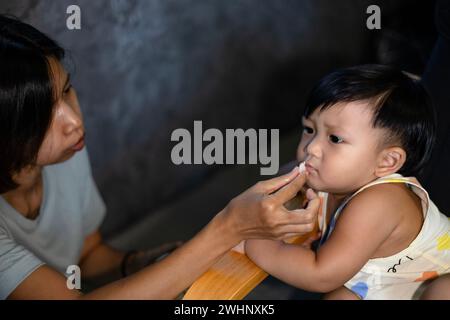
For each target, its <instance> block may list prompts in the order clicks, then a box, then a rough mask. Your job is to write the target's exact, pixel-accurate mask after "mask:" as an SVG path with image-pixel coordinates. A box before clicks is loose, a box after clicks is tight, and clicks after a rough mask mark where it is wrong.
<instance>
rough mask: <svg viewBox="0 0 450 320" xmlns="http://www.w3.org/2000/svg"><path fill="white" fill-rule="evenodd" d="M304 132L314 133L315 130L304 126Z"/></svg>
mask: <svg viewBox="0 0 450 320" xmlns="http://www.w3.org/2000/svg"><path fill="white" fill-rule="evenodd" d="M303 132H304V133H306V134H312V133H314V130H313V129H312V128H310V127H304V128H303Z"/></svg>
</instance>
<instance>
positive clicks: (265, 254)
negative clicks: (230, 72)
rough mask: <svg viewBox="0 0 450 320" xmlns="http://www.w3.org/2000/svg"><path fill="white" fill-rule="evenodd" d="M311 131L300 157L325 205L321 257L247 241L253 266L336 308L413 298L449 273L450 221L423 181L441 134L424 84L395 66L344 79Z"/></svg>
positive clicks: (347, 72)
mask: <svg viewBox="0 0 450 320" xmlns="http://www.w3.org/2000/svg"><path fill="white" fill-rule="evenodd" d="M302 122H303V128H304V131H303V134H302V138H301V141H300V144H299V147H298V152H297V158H298V159H299V160H300V162H302V163H304V168H305V170H306V172H307V184H308V186H309V187H310V188H312V189H313V190H314V191H315V192H316V194H317V195H316V196H318V197H320V198H321V200H322V209H321V212H319V228H320V230H321V238H320V242H319V245H318V248H317V250H315V251H314V250H312V249H311V248H309V247H305V246H299V245H292V244H287V243H284V242H277V241H272V240H262V239H261V240H260V239H256V240H248V241H247V242H246V243H245V252H246V254H247V255H248V256H249V257H250V259H252V260H253V261H254V262H255V263H256V264H257V265H258V266H260V267H261V268H262V269H264V270H265V271H267V272H268V273H270V274H271V275H273V276H275V277H277V278H279V279H281V280H282V281H285V282H287V283H289V284H291V285H293V286H296V287H299V288H302V289H304V290H308V291H316V292H323V293H327V294H326V295H325V298H328V299H356V298H359V299H413V298H416V297H417V296H418V295H419V294H420V292H421V290H422V289H423V287H424V284H426V280H428V279H432V278H435V277H438V276H439V275H442V274H446V273H450V221H449V219H448V218H447V217H446V216H445V215H443V214H442V213H441V212H439V210H438V208H437V207H436V206H435V205H434V204H433V202H432V201H431V200H430V198H429V196H428V193H427V192H426V190H424V188H423V187H422V186H421V185H420V183H419V182H418V180H417V179H416V178H415V177H416V176H418V174H420V172H421V169H422V168H423V167H424V165H425V164H426V162H427V160H428V159H429V158H430V155H431V150H432V146H433V143H434V140H435V130H436V128H435V126H436V125H435V116H434V111H433V109H432V106H431V103H430V101H429V98H428V95H427V93H426V92H425V90H424V89H423V87H422V86H421V84H420V83H419V82H418V81H417V80H414V79H412V78H411V77H409V76H408V75H406V74H405V73H403V72H402V71H399V70H397V69H395V68H392V67H388V66H381V65H363V66H357V67H351V68H347V69H342V70H338V71H336V72H333V73H331V74H329V75H327V76H326V77H325V78H323V79H322V80H321V81H320V82H319V83H318V85H317V86H316V87H315V88H314V89H313V90H312V92H311V94H310V96H309V98H308V101H307V104H306V108H305V110H304V114H303V117H302ZM308 198H309V197H308Z"/></svg>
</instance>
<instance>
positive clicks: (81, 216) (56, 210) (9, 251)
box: [0, 147, 106, 300]
mask: <svg viewBox="0 0 450 320" xmlns="http://www.w3.org/2000/svg"><path fill="white" fill-rule="evenodd" d="M105 213H106V207H105V204H104V202H103V200H102V198H101V196H100V193H99V191H98V189H97V187H96V185H95V182H94V180H93V178H92V173H91V167H90V163H89V156H88V153H87V150H86V147H85V148H84V149H83V150H81V151H79V152H77V153H76V154H74V155H73V157H72V158H70V159H69V160H67V161H65V162H63V163H58V164H54V165H49V166H45V167H44V168H43V201H42V204H41V208H40V213H39V215H38V217H37V218H36V219H35V220H29V219H27V218H25V217H24V216H23V215H22V214H20V213H19V212H17V211H16V210H15V209H14V208H13V207H12V206H11V205H10V204H9V203H8V202H7V201H6V200H5V199H4V198H3V197H2V196H0V299H2V300H3V299H6V298H7V297H8V296H9V295H10V294H11V292H12V291H14V289H15V288H16V287H17V286H18V285H19V284H20V283H21V282H22V281H23V280H24V279H26V277H28V276H29V275H30V274H31V273H32V272H33V271H35V270H36V269H37V268H38V267H39V266H41V265H43V264H47V265H48V266H50V267H52V268H54V269H55V270H57V271H59V272H61V273H62V274H64V275H65V272H66V270H67V267H68V266H70V265H77V264H78V262H79V258H80V254H81V250H82V246H83V242H84V240H85V238H86V237H87V236H88V235H89V234H91V233H93V232H94V231H95V230H97V229H98V227H99V225H100V223H101V222H102V220H103V218H104V215H105Z"/></svg>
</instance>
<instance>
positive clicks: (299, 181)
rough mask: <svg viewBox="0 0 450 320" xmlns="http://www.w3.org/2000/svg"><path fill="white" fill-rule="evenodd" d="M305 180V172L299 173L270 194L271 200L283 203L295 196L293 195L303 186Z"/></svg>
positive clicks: (279, 203)
mask: <svg viewBox="0 0 450 320" xmlns="http://www.w3.org/2000/svg"><path fill="white" fill-rule="evenodd" d="M305 182H306V173H300V174H298V175H297V177H296V178H295V179H294V180H292V181H291V182H290V183H289V184H287V185H285V186H284V187H282V188H281V189H280V190H278V191H277V192H275V193H273V194H272V195H271V197H272V199H273V201H274V202H275V203H276V204H278V205H281V204H284V203H286V202H288V201H289V200H291V199H292V198H294V197H295V195H296V194H297V193H298V192H299V191H300V190H301V189H302V188H303V186H304V185H305Z"/></svg>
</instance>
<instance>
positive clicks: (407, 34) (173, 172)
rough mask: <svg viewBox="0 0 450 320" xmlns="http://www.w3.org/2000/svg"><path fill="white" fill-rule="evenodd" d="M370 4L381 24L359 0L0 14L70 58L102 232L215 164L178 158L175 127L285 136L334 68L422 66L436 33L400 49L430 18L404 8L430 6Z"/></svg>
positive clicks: (176, 192) (33, 4)
mask: <svg viewBox="0 0 450 320" xmlns="http://www.w3.org/2000/svg"><path fill="white" fill-rule="evenodd" d="M376 2H377V3H378V4H379V5H380V7H381V10H382V14H383V19H385V17H386V19H385V21H386V28H385V29H382V30H381V31H368V30H367V29H366V27H365V22H366V18H367V14H366V13H365V12H366V8H367V6H368V5H369V4H372V1H366V0H363V1H361V0H351V1H342V2H337V1H316V0H303V1H298V0H295V1H294V0H291V1H274V0H263V1H261V0H246V1H220V2H219V1H198V0H187V1H182V2H181V1H177V0H153V1H147V0H139V1H137V0H135V1H123V0H120V1H119V0H98V1H88V0H79V1H76V0H63V1H57V2H56V1H51V0H40V1H30V0H17V1H11V2H8V3H5V2H2V3H0V12H2V13H5V12H7V13H12V14H15V15H16V16H18V17H19V18H21V19H22V20H24V21H26V22H29V23H31V24H33V25H34V26H36V27H37V28H38V29H40V30H42V31H44V32H46V33H47V34H49V35H50V36H51V37H53V38H55V39H56V40H57V41H59V42H60V43H61V44H62V45H63V47H65V48H67V49H68V50H69V51H70V53H71V56H72V57H73V60H74V62H75V68H74V69H73V70H72V71H73V72H74V73H75V74H74V86H75V87H76V88H77V90H78V93H79V99H80V103H81V108H82V111H83V113H84V118H85V125H86V131H87V135H86V141H87V145H88V149H89V153H90V158H91V162H92V166H93V171H94V176H95V178H96V181H97V183H98V185H99V189H100V191H101V193H102V195H103V197H104V199H105V202H106V204H107V207H108V215H107V218H106V220H105V222H104V224H103V226H102V231H103V233H104V234H105V235H106V237H108V236H112V235H114V234H117V233H119V232H120V231H122V230H123V229H125V228H127V227H128V226H130V225H131V224H133V223H136V222H138V221H139V220H140V219H142V218H143V217H145V216H147V215H151V214H152V211H154V210H156V209H158V208H161V207H162V206H164V205H167V204H171V203H173V202H175V201H177V198H178V197H179V196H180V195H181V194H183V193H185V192H188V191H192V190H193V189H195V188H198V187H200V186H201V185H202V184H203V183H205V180H206V178H210V177H213V174H214V173H215V172H216V171H217V170H220V169H222V167H220V166H211V167H209V166H206V165H195V166H194V165H192V166H188V165H184V166H175V165H174V164H173V163H172V162H171V159H170V151H171V148H172V147H173V145H174V143H171V142H170V135H171V133H172V131H173V130H174V129H176V128H187V129H189V130H192V127H193V121H194V120H202V121H203V125H204V127H205V129H206V128H218V129H225V128H244V129H245V128H252V127H255V128H279V129H281V133H282V134H283V135H284V134H290V133H292V132H294V131H295V130H298V129H299V120H300V118H299V115H300V114H301V111H302V105H303V103H304V100H305V97H306V94H307V92H308V91H309V89H310V88H311V87H312V85H313V84H314V83H315V82H316V81H317V80H318V79H319V78H320V77H321V76H323V75H324V74H325V73H327V72H329V71H330V70H331V69H333V68H336V67H342V66H346V65H354V64H358V63H363V62H390V63H394V64H396V63H399V62H402V63H403V62H404V61H406V60H404V56H405V54H406V55H407V56H409V57H418V58H417V59H416V58H412V59H409V60H408V61H411V63H410V65H408V66H407V67H408V68H410V69H412V71H413V72H420V70H421V68H423V65H422V64H423V62H424V60H426V57H427V54H428V53H429V47H431V44H432V42H433V41H432V40H434V39H433V38H432V33H433V30H431V29H429V28H425V29H424V30H425V31H423V32H422V33H421V34H420V36H419V37H418V38H416V40H415V41H416V42H412V43H413V47H407V46H405V45H404V42H403V41H404V40H406V39H408V41H409V40H410V39H411V38H412V37H413V36H414V33H413V32H411V30H413V29H411V28H410V27H408V26H411V25H415V28H418V26H420V25H421V24H426V23H429V20H426V19H422V20H421V19H419V20H416V19H414V21H412V20H411V21H410V20H408V17H405V16H404V15H402V12H404V11H403V10H404V9H405V8H408V10H410V11H408V12H410V16H414V14H417V13H420V14H423V12H427V16H428V13H429V12H430V15H431V16H432V14H431V12H432V10H431V9H429V8H432V7H433V4H432V2H429V1H425V0H422V1H415V2H414V1H406V0H404V1H396V2H395V4H393V3H392V2H390V1H376ZM71 4H77V5H79V6H80V8H81V12H82V29H81V30H78V31H70V30H67V28H66V26H65V19H66V17H67V15H66V8H67V6H69V5H71ZM423 8H426V9H427V10H424V9H423ZM343 13H345V14H343ZM383 21H384V20H383ZM382 27H383V28H384V25H382ZM419 30H421V29H419ZM430 39H431V40H430ZM407 43H409V42H407ZM294 154H295V152H294V150H292V155H294ZM265 178H266V177H265ZM243 179H244V178H243ZM247 182H248V183H249V184H250V183H251V182H253V181H247ZM247 182H246V183H247ZM246 183H244V184H246ZM199 205H201V203H199ZM220 205H223V204H222V203H220Z"/></svg>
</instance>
